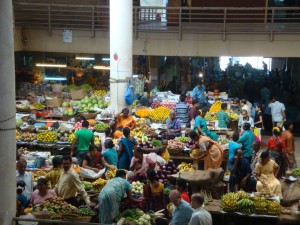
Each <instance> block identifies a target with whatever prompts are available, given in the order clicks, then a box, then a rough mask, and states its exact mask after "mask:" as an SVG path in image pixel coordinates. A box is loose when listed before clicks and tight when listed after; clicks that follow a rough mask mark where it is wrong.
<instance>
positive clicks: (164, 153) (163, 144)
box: [156, 139, 170, 163]
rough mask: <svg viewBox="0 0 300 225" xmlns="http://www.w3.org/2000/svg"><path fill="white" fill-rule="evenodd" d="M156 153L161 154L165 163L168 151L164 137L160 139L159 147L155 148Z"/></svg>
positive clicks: (168, 155) (168, 154) (168, 156)
mask: <svg viewBox="0 0 300 225" xmlns="http://www.w3.org/2000/svg"><path fill="white" fill-rule="evenodd" d="M156 154H157V155H159V156H161V157H162V158H163V159H164V160H165V161H166V163H168V162H169V160H170V153H169V151H168V140H166V139H164V140H162V142H161V148H158V149H157V151H156Z"/></svg>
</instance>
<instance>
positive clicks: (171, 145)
mask: <svg viewBox="0 0 300 225" xmlns="http://www.w3.org/2000/svg"><path fill="white" fill-rule="evenodd" d="M184 147H185V143H182V142H181V141H178V140H175V139H174V140H169V141H168V150H176V151H182V150H183V149H184Z"/></svg>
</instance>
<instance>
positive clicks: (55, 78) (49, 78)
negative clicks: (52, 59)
mask: <svg viewBox="0 0 300 225" xmlns="http://www.w3.org/2000/svg"><path fill="white" fill-rule="evenodd" d="M44 80H67V78H65V77H45V78H44Z"/></svg>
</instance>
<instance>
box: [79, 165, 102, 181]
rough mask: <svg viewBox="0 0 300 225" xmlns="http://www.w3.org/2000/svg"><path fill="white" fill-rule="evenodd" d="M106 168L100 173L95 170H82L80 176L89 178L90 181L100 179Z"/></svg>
mask: <svg viewBox="0 0 300 225" xmlns="http://www.w3.org/2000/svg"><path fill="white" fill-rule="evenodd" d="M105 170H106V168H103V169H102V170H100V171H99V172H98V173H96V172H94V171H93V170H90V169H86V168H82V167H81V170H80V173H79V176H82V177H85V178H89V179H98V178H99V177H101V176H102V174H104V173H105Z"/></svg>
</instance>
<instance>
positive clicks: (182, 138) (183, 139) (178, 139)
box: [175, 137, 190, 143]
mask: <svg viewBox="0 0 300 225" xmlns="http://www.w3.org/2000/svg"><path fill="white" fill-rule="evenodd" d="M175 140H177V141H181V142H183V143H188V142H189V141H190V138H188V137H176V138H175Z"/></svg>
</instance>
